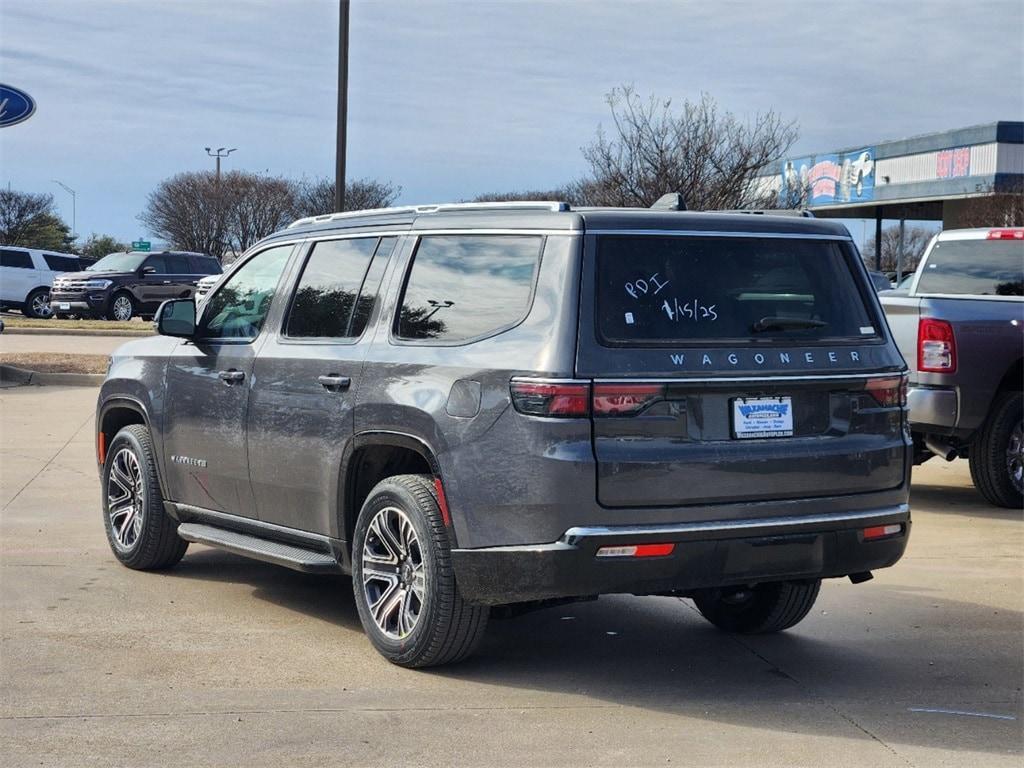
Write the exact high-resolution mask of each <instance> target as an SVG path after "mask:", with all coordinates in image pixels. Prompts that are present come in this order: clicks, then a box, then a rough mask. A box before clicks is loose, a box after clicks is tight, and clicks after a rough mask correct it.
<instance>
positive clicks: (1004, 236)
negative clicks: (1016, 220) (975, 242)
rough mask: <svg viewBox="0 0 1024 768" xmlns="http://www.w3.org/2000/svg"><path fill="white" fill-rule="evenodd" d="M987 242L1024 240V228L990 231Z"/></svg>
mask: <svg viewBox="0 0 1024 768" xmlns="http://www.w3.org/2000/svg"><path fill="white" fill-rule="evenodd" d="M985 239H986V240H1024V227H1004V228H1002V229H990V230H989V231H988V235H987V236H986V237H985Z"/></svg>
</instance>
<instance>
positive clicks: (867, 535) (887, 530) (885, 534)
mask: <svg viewBox="0 0 1024 768" xmlns="http://www.w3.org/2000/svg"><path fill="white" fill-rule="evenodd" d="M901 533H903V525H902V523H894V524H893V525H873V526H871V527H870V528H865V529H864V541H876V540H877V539H887V538H889V537H890V536H897V535H899V534H901Z"/></svg>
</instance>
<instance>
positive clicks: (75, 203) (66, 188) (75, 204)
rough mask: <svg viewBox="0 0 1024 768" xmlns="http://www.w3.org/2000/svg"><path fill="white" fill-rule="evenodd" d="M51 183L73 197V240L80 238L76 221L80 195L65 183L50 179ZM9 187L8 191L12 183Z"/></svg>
mask: <svg viewBox="0 0 1024 768" xmlns="http://www.w3.org/2000/svg"><path fill="white" fill-rule="evenodd" d="M50 181H52V182H53V183H54V184H56V185H57V186H59V187H61V188H63V190H64V191H65V192H67V193H68V194H69V195H71V239H72V240H75V239H77V238H78V234H77V231H78V227H77V222H76V221H75V219H76V218H77V216H78V211H77V208H78V194H77V193H76V192H75V190H73V189H72V188H71V187H69V186H68V185H67V184H65V183H64V182H63V181H57V179H50ZM7 186H8V189H10V182H8V185H7Z"/></svg>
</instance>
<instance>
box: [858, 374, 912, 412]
mask: <svg viewBox="0 0 1024 768" xmlns="http://www.w3.org/2000/svg"><path fill="white" fill-rule="evenodd" d="M864 389H866V390H867V391H868V394H869V395H871V396H872V397H873V398H875V402H876V403H878V404H879V405H880V406H882V407H883V408H894V407H896V406H897V405H900V406H902V405H906V404H907V377H906V376H891V377H888V378H884V379H868V380H867V381H866V382H865V384H864Z"/></svg>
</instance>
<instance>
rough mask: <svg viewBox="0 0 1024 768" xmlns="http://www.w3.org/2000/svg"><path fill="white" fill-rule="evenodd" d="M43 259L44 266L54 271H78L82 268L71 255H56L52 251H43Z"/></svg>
mask: <svg viewBox="0 0 1024 768" xmlns="http://www.w3.org/2000/svg"><path fill="white" fill-rule="evenodd" d="M43 259H44V260H45V261H46V266H47V267H49V268H50V269H51V270H52V271H54V272H78V271H80V270H81V269H82V267H81V266H79V263H78V259H76V258H74V257H73V256H58V255H56V254H54V253H44V254H43Z"/></svg>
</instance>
